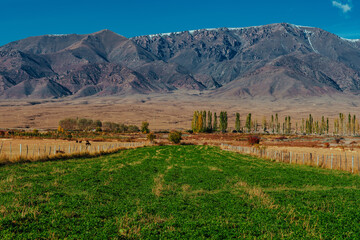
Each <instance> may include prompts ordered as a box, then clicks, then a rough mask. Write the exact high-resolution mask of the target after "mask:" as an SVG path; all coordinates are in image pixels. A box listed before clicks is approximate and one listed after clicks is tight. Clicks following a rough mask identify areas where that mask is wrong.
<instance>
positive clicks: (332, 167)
mask: <svg viewBox="0 0 360 240" xmlns="http://www.w3.org/2000/svg"><path fill="white" fill-rule="evenodd" d="M331 169H333V154H331Z"/></svg>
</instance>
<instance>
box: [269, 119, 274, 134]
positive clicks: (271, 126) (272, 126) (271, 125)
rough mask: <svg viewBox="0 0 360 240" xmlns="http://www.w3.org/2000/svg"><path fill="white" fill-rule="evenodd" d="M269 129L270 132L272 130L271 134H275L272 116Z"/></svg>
mask: <svg viewBox="0 0 360 240" xmlns="http://www.w3.org/2000/svg"><path fill="white" fill-rule="evenodd" d="M270 128H271V130H272V133H274V132H275V127H274V115H271V122H270Z"/></svg>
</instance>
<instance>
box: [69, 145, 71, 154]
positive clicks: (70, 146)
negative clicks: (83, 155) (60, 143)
mask: <svg viewBox="0 0 360 240" xmlns="http://www.w3.org/2000/svg"><path fill="white" fill-rule="evenodd" d="M69 154H71V146H70V144H69Z"/></svg>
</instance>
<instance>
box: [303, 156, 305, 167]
mask: <svg viewBox="0 0 360 240" xmlns="http://www.w3.org/2000/svg"><path fill="white" fill-rule="evenodd" d="M303 165H305V153H303Z"/></svg>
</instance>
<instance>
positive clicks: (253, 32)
mask: <svg viewBox="0 0 360 240" xmlns="http://www.w3.org/2000/svg"><path fill="white" fill-rule="evenodd" d="M182 89H183V90H197V91H205V92H206V93H208V94H209V95H210V96H216V97H220V96H221V97H235V98H238V97H273V98H275V99H282V98H292V97H301V96H303V97H306V96H319V97H320V96H323V95H333V94H347V95H352V94H359V90H360V41H352V40H346V39H341V38H339V37H338V36H336V35H334V34H331V33H329V32H326V31H323V30H321V29H318V28H311V27H300V26H295V25H292V24H286V23H283V24H271V25H265V26H259V27H248V28H229V29H228V28H220V29H209V30H206V29H204V30H196V31H185V32H180V33H170V34H157V35H150V36H141V37H135V38H132V39H127V38H125V37H123V36H120V35H118V34H116V33H113V32H111V31H109V30H103V31H100V32H96V33H93V34H86V35H76V34H71V35H56V36H54V35H49V36H39V37H30V38H27V39H23V40H19V41H16V42H12V43H9V44H7V45H5V46H3V47H0V98H60V97H65V96H71V95H72V96H75V97H86V96H91V95H93V96H108V95H119V96H127V95H131V94H134V93H140V94H149V93H159V92H164V93H166V92H171V91H176V90H182Z"/></svg>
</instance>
